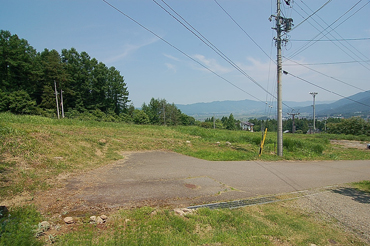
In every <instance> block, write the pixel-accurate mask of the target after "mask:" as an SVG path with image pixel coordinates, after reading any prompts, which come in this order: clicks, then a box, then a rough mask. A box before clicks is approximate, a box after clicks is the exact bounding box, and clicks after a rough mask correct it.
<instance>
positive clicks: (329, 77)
mask: <svg viewBox="0 0 370 246" xmlns="http://www.w3.org/2000/svg"><path fill="white" fill-rule="evenodd" d="M288 60H289V61H292V62H294V63H296V64H297V65H300V66H303V67H305V68H307V69H309V70H311V71H314V72H316V73H319V74H321V75H323V76H325V77H327V78H330V79H333V80H335V81H338V82H340V83H342V84H345V85H348V86H350V87H353V88H355V89H357V90H360V91H363V92H366V93H369V94H370V91H367V90H364V89H361V88H359V87H357V86H354V85H352V84H350V83H347V82H344V81H342V80H340V79H337V78H334V77H332V76H329V75H327V74H325V73H322V72H320V71H317V70H315V69H313V68H310V67H308V66H306V65H305V64H301V63H299V62H296V61H294V60H291V59H288Z"/></svg>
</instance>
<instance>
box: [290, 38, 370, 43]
mask: <svg viewBox="0 0 370 246" xmlns="http://www.w3.org/2000/svg"><path fill="white" fill-rule="evenodd" d="M361 40H370V38H343V39H316V40H312V39H289V41H294V42H307V41H312V42H344V41H361Z"/></svg>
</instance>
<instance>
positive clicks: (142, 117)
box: [133, 109, 150, 125]
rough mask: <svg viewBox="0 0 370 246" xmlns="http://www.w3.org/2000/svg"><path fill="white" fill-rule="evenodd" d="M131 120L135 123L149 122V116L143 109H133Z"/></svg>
mask: <svg viewBox="0 0 370 246" xmlns="http://www.w3.org/2000/svg"><path fill="white" fill-rule="evenodd" d="M133 121H134V123H135V124H141V125H143V124H149V123H150V121H149V117H148V115H147V114H146V113H145V112H144V111H143V110H139V109H135V110H134V112H133Z"/></svg>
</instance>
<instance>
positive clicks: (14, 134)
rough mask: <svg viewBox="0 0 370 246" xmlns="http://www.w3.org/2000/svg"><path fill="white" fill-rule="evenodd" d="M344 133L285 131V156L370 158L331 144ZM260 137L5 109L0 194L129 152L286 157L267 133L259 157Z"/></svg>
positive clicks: (44, 183) (0, 125) (0, 126)
mask: <svg viewBox="0 0 370 246" xmlns="http://www.w3.org/2000/svg"><path fill="white" fill-rule="evenodd" d="M342 137H343V136H335V135H321V134H320V135H297V134H296V135H284V159H290V160H292V159H295V160H338V159H370V153H369V151H367V150H357V149H344V148H341V147H333V146H331V145H330V142H329V139H332V138H342ZM351 138H353V136H351ZM363 140H364V139H363ZM366 140H370V138H368V139H366ZM187 141H190V143H187ZM260 141H261V133H258V132H257V133H250V132H242V131H227V130H214V129H204V128H199V127H180V126H179V127H164V126H150V125H145V126H141V125H133V124H122V123H106V122H94V121H87V122H82V121H77V120H69V119H63V120H56V119H49V118H43V117H38V116H15V115H12V114H8V113H2V114H0V195H1V197H7V196H12V195H14V194H16V193H20V192H22V191H25V190H26V191H33V190H37V189H47V188H48V187H49V186H50V185H51V184H52V180H53V178H54V177H55V176H56V175H58V174H60V173H68V172H77V171H79V170H86V169H92V168H96V167H99V166H101V165H104V164H106V163H109V162H111V161H114V160H117V159H120V158H123V156H122V153H123V152H124V151H142V150H169V151H175V152H178V153H182V154H186V155H190V156H194V157H197V158H202V159H207V160H253V159H262V160H279V159H282V158H280V157H277V156H276V155H275V142H276V133H268V135H267V138H266V143H265V148H264V150H263V155H262V156H261V157H258V153H259V143H260ZM217 142H220V144H217ZM226 142H230V143H231V145H228V144H227V143H226Z"/></svg>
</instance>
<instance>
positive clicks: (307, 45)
mask: <svg viewBox="0 0 370 246" xmlns="http://www.w3.org/2000/svg"><path fill="white" fill-rule="evenodd" d="M361 1H362V0H360V1H359V2H357V3H356V4H355V5H354V6H352V7H351V8H350V9H349V10H348V11H346V12H345V13H344V14H343V15H341V16H340V17H339V18H337V19H336V20H335V21H334V22H333V23H332V24H330V25H328V24H327V23H326V22H325V21H324V20H323V19H321V18H320V17H319V16H318V17H319V18H320V19H321V20H322V21H323V22H324V23H325V24H326V25H328V27H326V28H324V27H323V26H322V25H320V23H318V22H317V21H316V20H314V19H313V20H314V21H315V22H316V23H317V24H318V25H319V26H320V27H321V28H323V30H322V31H321V32H320V33H319V34H317V35H316V36H315V37H314V38H312V39H311V40H309V41H308V43H306V44H305V45H304V46H302V47H301V48H300V49H298V50H297V51H295V52H294V53H293V54H292V55H291V56H290V58H292V57H294V56H296V55H298V54H299V53H301V52H303V51H304V50H306V49H308V48H309V47H311V46H312V45H313V44H315V43H316V42H317V41H315V38H316V37H318V36H319V35H321V34H323V32H325V31H326V32H327V33H326V34H325V33H324V34H323V37H324V36H326V35H328V34H329V35H331V36H332V37H334V36H333V35H332V34H330V32H329V31H327V29H329V28H331V31H334V29H335V28H337V27H338V26H339V25H341V24H342V23H344V21H343V22H341V23H340V24H339V25H337V26H336V27H335V28H332V27H331V26H332V25H333V24H334V23H336V22H337V21H338V20H339V19H341V18H342V17H343V16H345V15H346V14H347V13H348V12H350V11H351V10H352V9H353V8H354V7H355V6H357V5H358V4H359V3H360V2H361ZM303 4H305V3H304V2H303ZM367 4H368V3H366V4H365V5H364V6H362V7H361V8H360V9H362V8H363V7H365V6H366V5H367ZM297 5H298V4H297ZM298 6H299V5H298ZM305 6H306V7H308V6H307V5H306V4H305ZM308 8H309V7H308ZM300 9H301V10H302V11H304V10H303V9H302V7H300ZM309 9H310V8H309ZM360 9H359V10H360ZM359 10H357V11H356V12H355V13H357V12H358V11H359ZM304 12H305V13H306V14H307V12H306V11H304ZM297 13H298V12H297ZM353 15H354V14H352V15H351V16H350V17H352V16H353ZM350 17H349V18H350ZM349 18H347V19H346V20H348V19H349ZM346 20H345V21H346ZM311 25H312V24H311ZM312 26H313V25H312ZM313 27H314V28H316V27H315V26H313ZM316 29H317V28H316ZM317 30H318V29H317ZM337 34H338V33H337ZM338 35H339V34H338ZM339 36H340V35H339ZM311 42H314V43H311ZM310 43H311V44H310ZM347 43H348V42H347ZM333 44H334V45H336V46H337V47H338V48H339V49H341V50H342V51H343V52H344V53H346V54H347V55H348V56H350V57H351V58H352V59H354V58H353V57H352V56H351V55H350V54H348V53H347V52H346V51H344V50H343V49H342V48H340V47H339V46H338V45H337V44H336V43H334V42H333ZM342 45H343V44H342ZM343 46H344V45H343ZM344 47H345V48H346V49H348V50H349V51H350V52H352V53H353V54H354V55H355V56H357V57H358V55H356V54H355V53H354V52H353V51H351V50H350V49H349V48H348V47H346V46H344ZM352 47H353V46H352ZM353 48H354V49H355V50H357V49H356V48H355V47H353ZM357 52H359V51H358V50H357ZM359 53H360V52H359ZM358 58H359V59H360V60H363V59H361V58H360V57H358ZM354 60H355V59H354ZM359 63H360V64H361V65H362V66H363V67H365V68H366V69H368V70H370V69H369V68H368V67H366V66H365V65H364V64H362V63H361V62H359Z"/></svg>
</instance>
